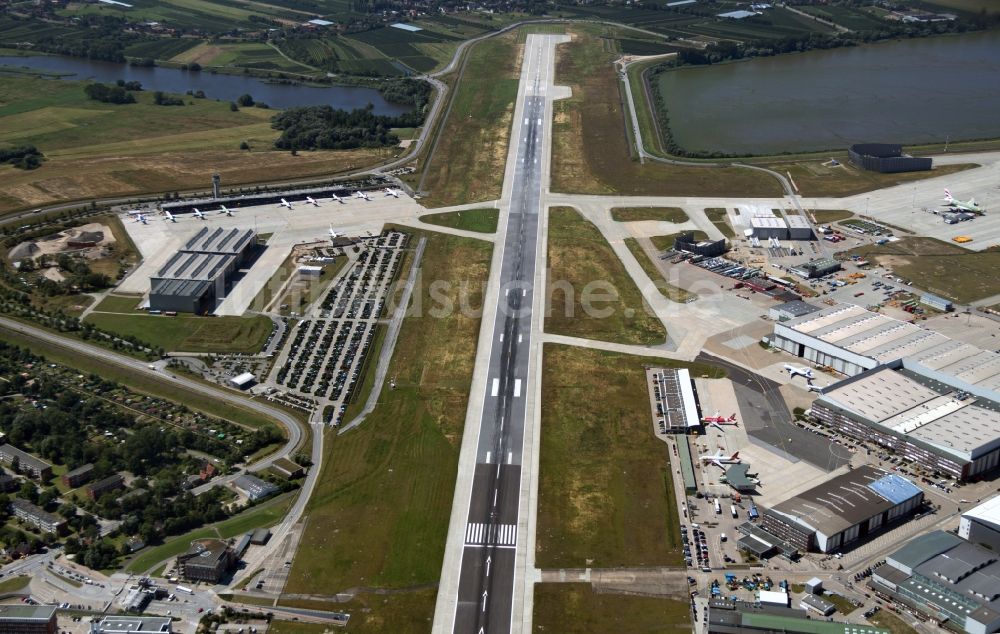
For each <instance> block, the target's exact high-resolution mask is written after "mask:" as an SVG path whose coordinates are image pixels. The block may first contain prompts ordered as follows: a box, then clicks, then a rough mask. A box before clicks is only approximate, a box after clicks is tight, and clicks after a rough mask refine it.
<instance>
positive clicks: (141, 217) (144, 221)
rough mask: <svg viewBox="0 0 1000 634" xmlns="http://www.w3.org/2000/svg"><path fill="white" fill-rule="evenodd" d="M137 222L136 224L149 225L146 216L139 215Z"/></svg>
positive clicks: (136, 218)
mask: <svg viewBox="0 0 1000 634" xmlns="http://www.w3.org/2000/svg"><path fill="white" fill-rule="evenodd" d="M135 221H136V222H141V223H142V224H148V223H147V222H146V214H138V215H136V217H135Z"/></svg>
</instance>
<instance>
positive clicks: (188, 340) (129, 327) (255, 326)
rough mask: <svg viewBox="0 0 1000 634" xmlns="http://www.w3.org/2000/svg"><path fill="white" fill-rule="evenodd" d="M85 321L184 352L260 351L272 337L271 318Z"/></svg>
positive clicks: (110, 317) (108, 317)
mask: <svg viewBox="0 0 1000 634" xmlns="http://www.w3.org/2000/svg"><path fill="white" fill-rule="evenodd" d="M86 321H87V322H88V323H92V324H94V325H95V326H97V327H98V328H100V329H102V330H105V331H107V332H113V333H116V334H119V335H124V336H128V335H131V336H133V337H136V338H137V339H139V340H140V341H144V342H146V343H148V344H150V345H152V346H153V347H154V348H163V349H164V350H167V351H183V352H242V353H250V354H252V353H255V352H260V350H261V348H263V347H264V342H265V341H266V340H267V337H268V335H270V334H271V329H272V327H273V324H272V323H271V320H270V319H269V318H268V317H265V316H263V315H257V316H255V317H197V316H194V315H176V316H174V317H165V316H161V315H146V314H142V315H115V314H108V313H91V314H90V315H88V316H87V318H86Z"/></svg>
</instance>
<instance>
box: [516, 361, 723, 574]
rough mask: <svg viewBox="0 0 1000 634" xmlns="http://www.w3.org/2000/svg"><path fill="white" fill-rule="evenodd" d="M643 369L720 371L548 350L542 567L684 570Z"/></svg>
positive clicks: (666, 464) (663, 450)
mask: <svg viewBox="0 0 1000 634" xmlns="http://www.w3.org/2000/svg"><path fill="white" fill-rule="evenodd" d="M646 365H654V366H661V367H693V368H694V371H695V374H696V375H702V374H709V375H710V376H719V375H720V374H721V372H720V371H718V370H717V369H715V368H712V367H709V366H691V365H685V364H676V363H675V362H671V361H667V360H663V359H656V358H651V357H636V356H631V355H624V354H618V353H612V352H604V351H600V350H592V349H588V348H575V347H569V346H559V345H553V344H546V345H545V349H544V352H543V362H542V401H541V402H542V426H541V430H542V440H541V460H540V465H539V475H538V529H537V536H536V539H537V542H536V553H535V555H536V562H537V565H538V567H539V568H583V567H594V568H612V567H617V566H683V565H684V559H683V556H682V552H681V544H680V536H679V532H680V528H679V526H680V518H679V516H678V510H677V505H676V503H675V501H674V493H673V485H672V484H671V482H672V481H671V473H672V471H671V468H670V459H669V456H668V451H667V445H666V444H665V443H664V442H662V441H660V440H658V439H657V438H656V437H655V436H654V435H653V424H652V417H651V413H650V409H649V394H648V391H647V389H646V375H645V371H644V368H645V366H646ZM595 394H599V395H600V397H599V398H594V395H595Z"/></svg>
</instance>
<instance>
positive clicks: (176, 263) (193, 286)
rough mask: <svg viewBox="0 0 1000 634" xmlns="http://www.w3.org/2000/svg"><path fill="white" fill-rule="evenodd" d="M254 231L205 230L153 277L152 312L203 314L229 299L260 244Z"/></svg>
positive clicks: (151, 290) (202, 229)
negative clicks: (236, 277)
mask: <svg viewBox="0 0 1000 634" xmlns="http://www.w3.org/2000/svg"><path fill="white" fill-rule="evenodd" d="M256 237H257V234H256V233H255V232H254V231H253V230H252V229H242V230H241V229H229V230H226V229H223V228H221V227H217V228H215V229H214V230H213V229H209V228H208V227H202V228H201V230H200V231H198V232H197V233H196V234H195V235H194V236H192V237H191V239H189V240H188V241H187V242H186V243H185V244H184V246H182V247H181V248H180V249H178V251H177V253H175V254H174V255H173V256H172V257H171V258H170V259H169V260H167V263H166V264H164V265H163V266H162V267H160V270H159V271H157V272H156V274H155V275H153V276H152V277H151V278H150V291H149V309H150V310H159V311H167V312H169V311H175V312H185V313H196V314H203V313H209V312H212V311H213V310H215V305H216V302H217V301H218V300H221V299H222V298H223V297H225V296H226V294H227V293H228V291H229V289H230V287H231V286H232V282H233V275H234V274H235V273H236V271H238V270H239V269H240V268H241V267H242V266H243V265H244V264H246V263H247V262H248V261H249V260H250V258H251V256H252V254H253V250H254V247H255V246H256V244H257V240H256Z"/></svg>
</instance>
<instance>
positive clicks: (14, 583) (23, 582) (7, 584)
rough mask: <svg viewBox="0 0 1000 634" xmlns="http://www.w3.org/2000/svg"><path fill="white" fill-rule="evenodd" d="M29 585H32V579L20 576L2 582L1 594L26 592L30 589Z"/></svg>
mask: <svg viewBox="0 0 1000 634" xmlns="http://www.w3.org/2000/svg"><path fill="white" fill-rule="evenodd" d="M29 583H31V577H28V576H18V577H11V578H9V579H4V580H3V581H0V594H7V593H8V592H18V591H20V590H24V589H25V588H27V587H28V584H29Z"/></svg>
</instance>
